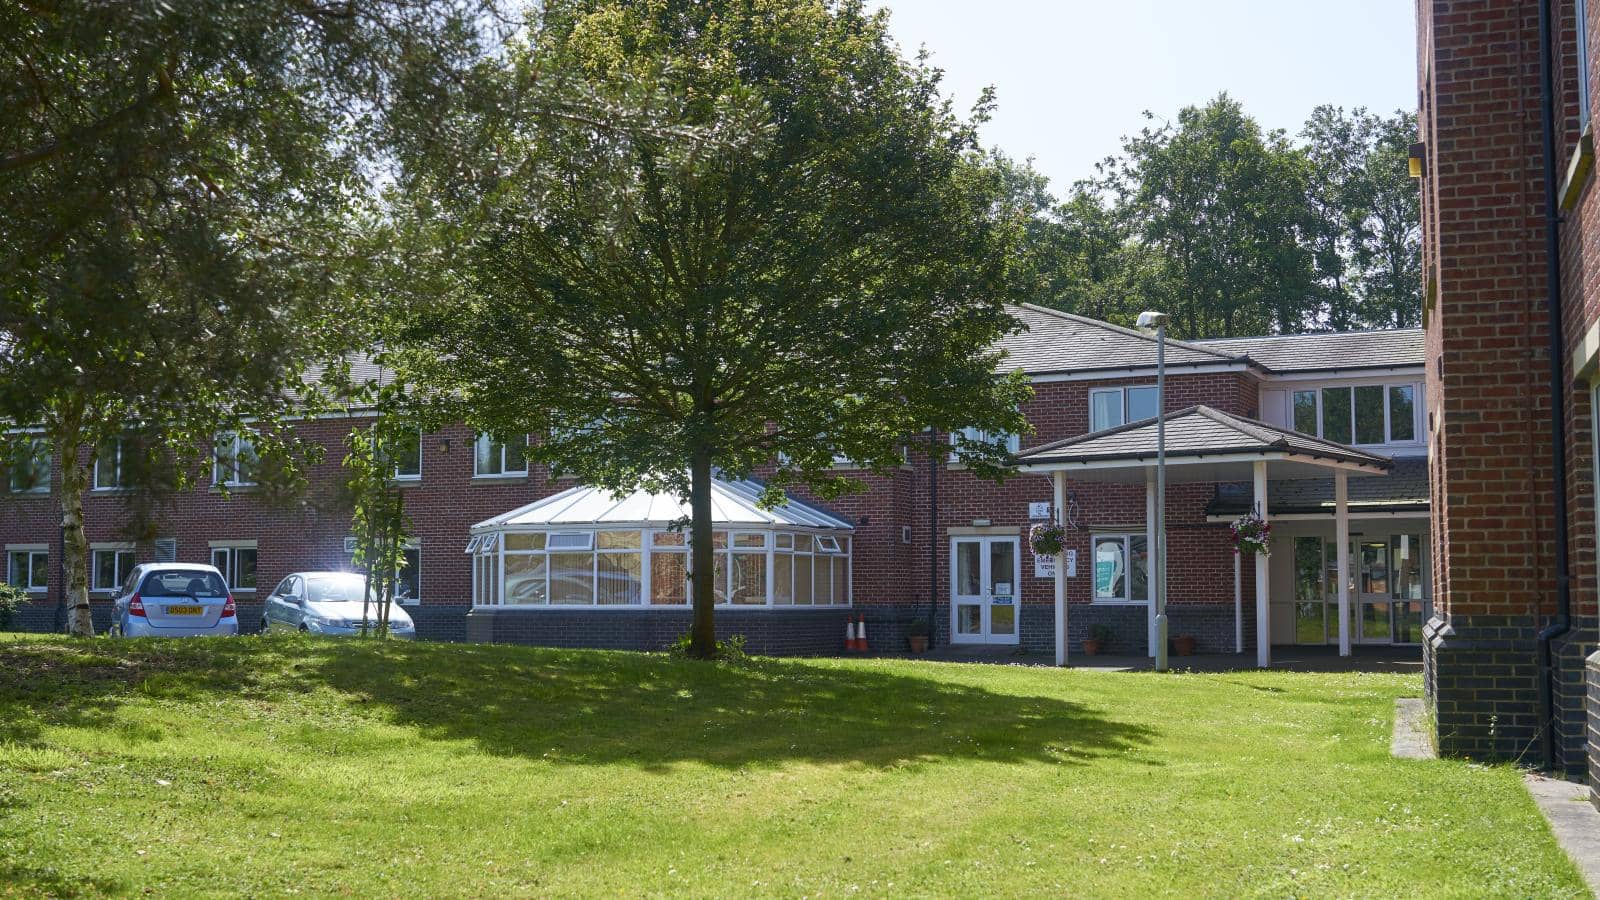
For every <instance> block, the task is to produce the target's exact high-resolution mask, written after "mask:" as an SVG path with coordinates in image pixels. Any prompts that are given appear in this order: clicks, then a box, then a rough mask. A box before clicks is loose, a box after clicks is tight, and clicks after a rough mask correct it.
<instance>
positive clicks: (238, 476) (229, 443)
mask: <svg viewBox="0 0 1600 900" xmlns="http://www.w3.org/2000/svg"><path fill="white" fill-rule="evenodd" d="M214 459H215V461H214V462H213V464H212V468H211V483H212V484H223V485H227V486H229V487H237V486H240V485H250V484H255V483H256V464H257V462H258V461H259V460H258V459H257V458H256V443H255V439H254V436H253V435H251V434H250V432H248V431H230V432H227V433H225V434H220V435H218V436H217V452H216V456H215V458H214Z"/></svg>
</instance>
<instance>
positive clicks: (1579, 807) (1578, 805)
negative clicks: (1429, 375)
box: [1522, 772, 1600, 897]
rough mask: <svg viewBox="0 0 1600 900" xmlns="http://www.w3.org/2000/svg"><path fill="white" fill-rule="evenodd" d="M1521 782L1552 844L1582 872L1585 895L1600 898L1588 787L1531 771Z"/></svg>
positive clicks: (1596, 828)
mask: <svg viewBox="0 0 1600 900" xmlns="http://www.w3.org/2000/svg"><path fill="white" fill-rule="evenodd" d="M1522 783H1523V784H1524V785H1526V786H1527V788H1528V793H1530V794H1532V795H1533V800H1534V802H1535V803H1537V804H1539V811H1540V812H1542V813H1544V817H1545V819H1547V820H1548V821H1549V822H1550V830H1551V831H1553V832H1555V835H1556V843H1558V844H1560V845H1561V849H1563V850H1565V851H1567V855H1568V856H1570V857H1572V861H1573V862H1574V863H1576V864H1577V866H1578V871H1579V872H1582V873H1583V880H1584V881H1585V882H1587V883H1588V885H1589V893H1591V894H1594V895H1595V896H1596V897H1600V810H1597V809H1595V807H1594V804H1592V803H1590V802H1589V788H1588V786H1587V785H1582V784H1577V783H1575V782H1571V781H1563V780H1561V779H1559V778H1546V777H1544V776H1543V775H1536V774H1534V773H1532V772H1529V773H1528V774H1526V775H1524V776H1522Z"/></svg>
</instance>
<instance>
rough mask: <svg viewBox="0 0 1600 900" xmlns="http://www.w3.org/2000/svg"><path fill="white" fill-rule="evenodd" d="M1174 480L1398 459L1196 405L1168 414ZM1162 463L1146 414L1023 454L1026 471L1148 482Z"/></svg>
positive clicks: (1349, 468)
mask: <svg viewBox="0 0 1600 900" xmlns="http://www.w3.org/2000/svg"><path fill="white" fill-rule="evenodd" d="M1166 432H1167V435H1166V443H1167V481H1168V482H1170V483H1175V484H1176V483H1183V482H1218V481H1223V482H1226V481H1249V480H1251V478H1252V477H1253V475H1254V470H1255V464H1256V463H1258V462H1262V463H1266V467H1267V477H1268V478H1270V479H1274V480H1276V479H1289V478H1326V477H1327V476H1328V475H1329V474H1330V473H1331V472H1333V471H1343V472H1345V473H1347V474H1349V475H1382V474H1384V473H1386V472H1388V471H1389V469H1390V468H1391V467H1392V466H1393V463H1392V462H1391V461H1390V460H1388V459H1386V458H1385V457H1382V456H1376V455H1374V454H1371V453H1365V452H1363V451H1361V450H1357V449H1356V448H1354V447H1347V446H1345V445H1344V444H1336V443H1334V442H1332V441H1325V440H1322V439H1321V438H1317V437H1312V436H1310V435H1305V434H1300V433H1299V432H1295V431H1289V430H1287V429H1284V428H1279V427H1277V426H1274V425H1268V424H1266V423H1265V422H1257V421H1255V420H1254V419H1246V418H1242V417H1240V416H1235V415H1232V414H1230V413H1225V412H1223V411H1221V410H1218V409H1212V408H1211V407H1209V406H1191V407H1189V408H1188V409H1184V410H1179V411H1178V412H1174V413H1169V414H1168V415H1167V417H1166ZM1155 464H1156V420H1155V419H1143V420H1140V421H1137V422H1129V423H1128V424H1126V425H1122V426H1119V427H1117V428H1108V429H1106V430H1104V431H1096V432H1093V433H1090V434H1085V435H1081V436H1079V437H1075V438H1068V439H1066V440H1064V441H1055V442H1053V443H1049V444H1041V445H1040V446H1038V447H1031V448H1029V449H1027V450H1024V451H1022V452H1021V453H1019V454H1017V457H1016V462H1015V468H1016V469H1017V470H1018V471H1021V472H1035V473H1040V474H1044V473H1052V472H1063V473H1065V475H1066V477H1067V478H1069V479H1071V480H1073V481H1102V482H1121V483H1127V484H1142V483H1143V482H1144V481H1145V480H1146V477H1147V475H1146V469H1148V468H1149V467H1151V466H1154V465H1155Z"/></svg>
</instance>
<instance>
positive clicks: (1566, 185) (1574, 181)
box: [1558, 128, 1594, 212]
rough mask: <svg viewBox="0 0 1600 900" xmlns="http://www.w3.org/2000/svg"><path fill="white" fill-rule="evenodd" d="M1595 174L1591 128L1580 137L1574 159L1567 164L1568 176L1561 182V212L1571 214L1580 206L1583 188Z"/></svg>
mask: <svg viewBox="0 0 1600 900" xmlns="http://www.w3.org/2000/svg"><path fill="white" fill-rule="evenodd" d="M1593 173H1594V133H1593V130H1592V129H1590V128H1585V129H1584V130H1583V134H1582V135H1580V136H1579V137H1578V143H1577V146H1575V147H1573V149H1572V159H1571V161H1570V162H1568V163H1567V175H1566V178H1565V179H1564V180H1563V181H1562V182H1561V190H1560V192H1559V194H1558V196H1559V197H1560V198H1561V211H1562V212H1571V211H1572V210H1573V209H1574V208H1575V207H1576V206H1577V205H1578V198H1579V197H1581V196H1583V188H1584V186H1585V185H1587V184H1588V183H1589V176H1590V175H1592V174H1593Z"/></svg>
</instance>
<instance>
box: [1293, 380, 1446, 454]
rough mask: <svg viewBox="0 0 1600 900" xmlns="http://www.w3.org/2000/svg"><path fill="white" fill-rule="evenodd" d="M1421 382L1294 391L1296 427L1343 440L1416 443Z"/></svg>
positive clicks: (1342, 442) (1347, 441)
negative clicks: (1418, 391)
mask: <svg viewBox="0 0 1600 900" xmlns="http://www.w3.org/2000/svg"><path fill="white" fill-rule="evenodd" d="M1416 396H1417V386H1416V385H1415V384H1364V385H1356V386H1354V387H1348V386H1347V387H1326V388H1321V389H1308V390H1299V391H1295V392H1293V394H1292V396H1291V402H1290V406H1291V408H1292V410H1291V415H1292V417H1293V425H1294V430H1295V431H1298V432H1300V433H1301V434H1309V435H1314V436H1317V437H1322V438H1325V439H1327V440H1330V441H1337V442H1338V443H1341V444H1357V445H1362V444H1367V445H1373V444H1393V443H1415V442H1416V440H1417V403H1416Z"/></svg>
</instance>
